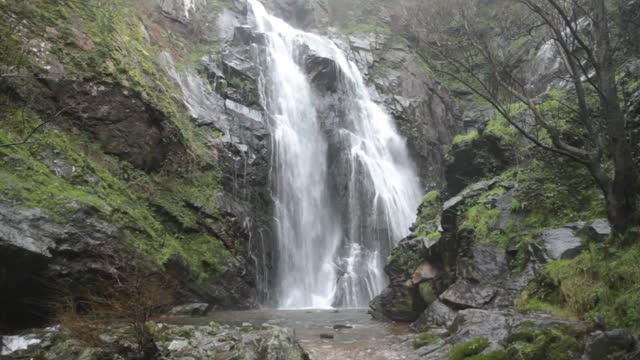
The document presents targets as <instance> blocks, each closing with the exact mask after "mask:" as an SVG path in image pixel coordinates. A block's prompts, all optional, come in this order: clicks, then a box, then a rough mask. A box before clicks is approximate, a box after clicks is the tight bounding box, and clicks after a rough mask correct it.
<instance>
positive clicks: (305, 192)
mask: <svg viewBox="0 0 640 360" xmlns="http://www.w3.org/2000/svg"><path fill="white" fill-rule="evenodd" d="M248 1H249V7H250V11H249V13H250V16H251V20H252V22H253V24H252V26H253V27H254V30H255V31H257V32H261V33H264V34H265V38H266V53H265V54H264V59H263V69H262V78H261V88H262V92H263V99H262V101H263V105H264V107H265V109H267V112H268V113H269V114H270V126H271V129H272V133H273V140H274V152H273V153H274V161H273V198H274V203H275V230H276V237H277V243H278V263H277V275H276V279H275V281H276V283H277V289H276V291H277V294H278V299H279V306H280V307H282V308H306V307H311V308H328V307H331V306H342V307H362V306H366V305H367V304H368V301H369V300H370V299H371V298H372V297H373V296H375V295H376V294H378V293H379V292H380V291H382V289H383V288H384V286H385V283H386V279H385V275H384V272H383V266H384V258H385V256H387V255H388V254H389V252H390V250H391V248H392V246H393V244H394V242H395V241H398V240H399V239H401V238H402V237H403V236H405V235H407V234H408V232H409V227H410V225H411V223H412V221H413V220H414V217H415V209H416V208H417V206H418V204H419V199H420V194H421V191H420V184H419V180H418V176H417V174H416V171H415V169H414V166H413V164H412V162H411V160H410V158H409V155H408V151H407V147H406V143H405V141H404V140H403V139H402V138H401V137H400V136H399V135H398V133H397V131H396V129H395V128H394V126H393V122H392V120H391V118H390V117H389V116H388V115H387V114H386V113H385V112H384V110H383V109H382V108H381V107H380V106H378V105H376V104H375V103H374V102H373V101H372V100H371V98H370V96H369V93H368V91H367V88H366V86H365V84H364V80H363V78H362V75H361V74H360V72H359V70H358V69H357V67H356V65H355V64H354V63H353V62H350V61H348V59H347V57H346V56H345V54H344V53H343V52H342V51H341V50H340V49H339V48H338V47H337V46H336V45H335V44H334V43H333V42H332V41H330V40H328V39H325V38H323V37H320V36H317V35H314V34H309V33H305V32H303V31H300V30H296V29H294V28H292V27H291V26H289V25H288V24H287V23H285V22H284V21H283V20H281V19H278V18H276V17H273V16H271V15H269V14H268V13H267V11H266V10H265V8H264V7H263V6H262V4H260V3H259V2H257V1H255V0H248ZM309 49H312V50H313V52H315V53H317V54H322V56H323V57H324V58H328V59H332V61H333V62H335V64H336V66H337V72H338V74H339V80H337V82H338V85H337V87H338V89H337V91H338V92H339V93H340V95H341V100H340V106H339V107H340V109H339V111H338V113H340V114H341V116H339V119H338V120H337V122H336V123H334V126H337V128H333V129H326V128H323V123H322V121H321V119H320V116H319V114H318V112H319V109H318V108H319V107H320V105H319V103H321V101H319V99H318V98H319V96H320V95H319V94H318V91H316V90H315V89H314V88H313V84H312V82H311V80H310V78H309V76H308V75H307V74H306V73H305V69H304V66H303V62H304V59H303V57H304V53H305V51H306V52H308V51H309ZM325 127H326V126H325ZM328 133H331V134H332V135H331V136H330V135H328ZM336 154H338V155H336ZM332 169H334V170H332ZM335 169H340V170H339V174H335V171H338V170H335ZM332 171H333V172H332ZM336 175H339V176H336ZM337 177H339V178H341V179H336V178H337Z"/></svg>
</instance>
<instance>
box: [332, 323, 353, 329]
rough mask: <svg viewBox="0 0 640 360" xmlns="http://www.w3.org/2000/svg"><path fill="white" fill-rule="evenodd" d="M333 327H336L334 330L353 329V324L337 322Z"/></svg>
mask: <svg viewBox="0 0 640 360" xmlns="http://www.w3.org/2000/svg"><path fill="white" fill-rule="evenodd" d="M333 329H334V330H345V329H353V326H351V325H342V324H336V325H333Z"/></svg>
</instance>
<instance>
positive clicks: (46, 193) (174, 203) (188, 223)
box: [0, 108, 230, 280]
mask: <svg viewBox="0 0 640 360" xmlns="http://www.w3.org/2000/svg"><path fill="white" fill-rule="evenodd" d="M4 110H5V113H4V115H5V116H6V117H5V118H4V119H3V121H2V126H1V127H0V142H2V143H11V142H16V141H19V140H21V139H22V138H23V137H24V134H25V133H26V132H29V131H30V129H32V128H34V127H35V126H37V124H40V123H41V122H42V119H40V118H39V117H38V116H37V115H36V114H35V113H33V112H31V111H29V110H28V109H26V110H20V111H14V112H13V113H12V112H10V111H8V109H6V108H5V109H4ZM31 142H32V143H30V144H25V145H20V146H11V147H2V148H0V194H2V196H3V199H5V200H10V201H12V202H13V203H14V204H15V206H16V207H18V208H24V209H31V208H39V209H43V210H44V211H46V212H47V213H48V215H49V216H50V217H51V219H52V220H54V221H57V222H60V223H66V222H68V221H69V218H70V216H72V215H73V214H74V213H76V212H77V210H78V208H84V209H91V211H92V213H96V215H93V216H94V217H96V218H98V219H102V220H104V221H108V222H110V223H113V224H115V225H119V226H120V227H121V228H123V229H128V232H129V236H128V237H130V238H131V240H132V241H133V243H134V244H135V245H136V246H137V247H138V248H139V249H141V250H142V251H143V252H144V253H145V254H147V255H148V256H149V257H150V258H151V259H153V260H154V261H155V262H156V263H157V264H158V265H161V264H163V263H164V261H166V260H167V259H168V258H169V257H170V256H174V255H175V256H178V257H179V258H180V259H182V260H183V262H184V263H185V264H187V266H188V267H189V268H190V269H191V270H192V271H193V272H194V273H195V274H196V275H197V277H198V278H199V279H203V280H204V279H206V278H207V277H208V276H217V275H216V274H219V273H221V272H223V271H224V270H225V269H224V265H225V264H226V262H227V259H228V258H229V257H230V254H229V251H228V250H227V249H226V248H225V246H224V245H223V243H222V242H221V241H220V240H219V239H217V238H215V237H214V236H211V235H209V234H207V233H205V232H203V231H202V230H200V231H197V229H201V228H199V227H197V226H196V223H197V222H198V219H199V218H201V213H206V214H209V215H208V216H213V217H215V215H216V214H217V208H216V204H215V201H214V195H215V192H216V191H217V190H218V189H219V179H218V177H219V175H218V173H217V172H216V171H207V172H195V173H192V174H190V175H188V176H183V177H181V178H176V177H171V179H172V180H170V181H169V180H165V181H158V180H156V179H153V178H152V177H151V176H149V175H147V174H144V173H142V172H136V171H134V170H132V169H131V168H130V165H129V167H126V164H121V163H120V162H118V161H117V160H115V159H114V158H111V157H109V156H106V155H104V154H102V153H101V152H100V150H99V149H93V146H95V145H91V143H90V141H89V140H88V139H85V138H83V136H82V135H81V134H74V135H73V137H71V136H69V135H67V133H66V132H64V131H62V130H59V129H57V128H54V127H48V128H46V129H43V130H42V131H40V132H38V133H36V134H34V135H33V137H32V138H31ZM52 159H56V160H62V161H64V162H65V163H67V164H68V165H69V166H70V167H73V169H74V171H73V173H72V174H70V175H68V176H67V177H62V176H59V174H56V173H55V172H53V171H52V170H50V169H49V167H48V166H47V165H46V163H47V162H49V161H51V160H52ZM123 167H126V172H127V174H128V175H130V177H131V180H132V181H135V184H134V183H132V184H127V183H125V182H124V181H122V180H120V179H118V178H117V176H116V175H114V173H113V172H115V173H118V172H120V171H121V170H122V169H123ZM157 176H159V177H160V176H162V175H157ZM139 187H140V189H138V188H139ZM131 189H133V191H132V190H131ZM150 190H151V191H150ZM148 198H151V199H153V200H158V199H159V201H158V204H161V205H162V206H161V207H162V209H164V211H165V212H168V213H170V214H171V215H173V216H174V217H175V218H176V219H177V221H178V222H179V223H180V224H181V226H182V227H190V228H191V231H190V232H188V233H184V232H181V231H180V230H181V229H175V228H172V227H171V226H170V222H167V221H165V220H164V219H163V218H162V216H161V214H159V213H158V212H157V211H156V210H155V209H154V207H153V206H151V205H150V203H149V202H148V201H147V199H148ZM194 231H196V232H194Z"/></svg>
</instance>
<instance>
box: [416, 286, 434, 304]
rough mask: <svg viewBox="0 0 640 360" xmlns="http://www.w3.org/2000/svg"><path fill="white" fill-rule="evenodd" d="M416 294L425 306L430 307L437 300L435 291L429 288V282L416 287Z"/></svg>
mask: <svg viewBox="0 0 640 360" xmlns="http://www.w3.org/2000/svg"><path fill="white" fill-rule="evenodd" d="M418 292H419V293H420V297H421V298H422V300H424V302H425V304H427V305H430V304H432V303H433V302H434V301H436V300H437V299H438V296H437V295H436V293H435V291H434V290H433V286H431V283H430V282H423V283H421V284H420V286H419V287H418Z"/></svg>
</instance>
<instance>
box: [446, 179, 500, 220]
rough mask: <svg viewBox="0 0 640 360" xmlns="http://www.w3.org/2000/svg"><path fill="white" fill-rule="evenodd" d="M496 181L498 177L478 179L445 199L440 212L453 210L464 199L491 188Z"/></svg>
mask: <svg viewBox="0 0 640 360" xmlns="http://www.w3.org/2000/svg"><path fill="white" fill-rule="evenodd" d="M497 182H498V179H497V178H494V179H491V180H487V181H480V182H477V183H475V184H473V185H471V186H469V187H467V188H466V189H464V191H462V192H461V193H459V194H458V195H456V196H454V197H452V198H451V199H449V200H447V201H446V202H445V203H444V205H442V212H443V213H444V212H448V211H454V210H455V209H456V207H457V206H459V205H460V204H462V203H463V202H464V201H465V200H467V199H470V198H472V197H476V196H478V195H480V194H482V193H484V192H486V191H488V190H491V189H492V188H493V186H494V185H495V184H496V183H497Z"/></svg>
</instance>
